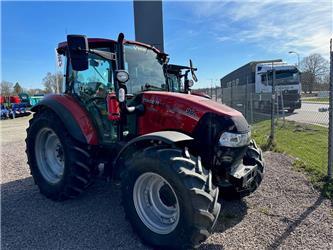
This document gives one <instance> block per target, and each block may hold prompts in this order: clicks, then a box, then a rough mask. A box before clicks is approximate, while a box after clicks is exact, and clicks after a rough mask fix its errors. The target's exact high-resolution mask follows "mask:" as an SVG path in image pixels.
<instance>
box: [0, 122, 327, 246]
mask: <svg viewBox="0 0 333 250" xmlns="http://www.w3.org/2000/svg"><path fill="white" fill-rule="evenodd" d="M19 119H22V120H21V122H22V126H18V128H16V127H12V130H10V129H6V130H5V131H6V134H7V133H9V132H11V139H10V140H11V141H8V139H6V140H1V145H2V146H1V175H2V176H1V220H2V221H1V249H110V248H112V249H147V247H145V246H144V245H143V244H141V242H140V240H139V239H138V237H137V235H136V234H135V233H133V232H132V229H131V227H130V225H129V223H128V222H127V221H126V220H125V217H124V212H123V209H122V206H121V204H120V189H119V186H116V185H115V184H113V183H106V182H103V181H96V183H95V184H94V185H92V186H91V187H90V188H89V189H88V190H87V191H86V192H85V193H84V194H83V195H81V196H80V197H78V198H77V199H75V200H69V201H65V202H53V201H50V200H48V199H46V198H45V197H43V196H42V195H40V193H39V191H38V188H37V186H35V185H34V182H33V179H32V178H31V176H30V173H29V171H28V166H27V164H26V156H25V143H24V137H25V133H22V131H16V130H22V129H24V127H25V126H26V124H27V119H26V118H19ZM17 120H18V119H17ZM4 122H8V121H4ZM8 127H9V126H8ZM1 128H3V121H1ZM1 130H2V131H1V137H2V138H4V136H6V134H4V133H3V129H1ZM265 160H266V163H267V171H266V176H265V179H264V181H263V183H262V185H261V186H260V188H259V189H258V190H257V191H256V192H255V193H254V194H252V195H251V196H249V197H247V198H245V199H243V200H241V201H232V202H227V201H221V202H222V211H221V214H220V217H219V219H218V223H217V226H216V232H215V233H214V234H213V235H212V236H211V237H210V238H209V239H208V240H207V241H206V242H205V243H204V244H203V245H202V247H201V249H222V248H223V249H236V248H237V249H250V248H251V249H253V248H255V249H264V248H265V249H266V248H273V249H275V248H279V249H291V248H293V249H294V248H295V249H333V241H332V239H333V208H332V203H331V201H329V200H327V199H324V198H322V197H321V196H320V194H319V192H318V191H316V190H314V189H313V188H312V186H311V185H310V183H309V182H308V181H307V180H306V178H305V176H304V175H303V174H302V173H300V172H296V171H294V170H293V169H292V166H291V164H292V158H290V157H288V156H286V155H282V154H277V153H272V152H267V153H265Z"/></svg>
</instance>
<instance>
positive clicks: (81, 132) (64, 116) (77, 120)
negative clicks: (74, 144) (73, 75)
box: [31, 95, 98, 145]
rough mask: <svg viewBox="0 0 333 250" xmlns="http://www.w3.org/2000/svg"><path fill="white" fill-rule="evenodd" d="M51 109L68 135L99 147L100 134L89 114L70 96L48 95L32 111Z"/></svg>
mask: <svg viewBox="0 0 333 250" xmlns="http://www.w3.org/2000/svg"><path fill="white" fill-rule="evenodd" d="M45 108H48V109H51V110H52V111H53V112H55V113H56V114H57V115H58V117H59V119H60V120H61V121H62V122H63V124H64V125H65V127H66V129H67V131H68V133H69V134H70V135H71V136H73V138H74V139H76V140H78V141H79V142H82V143H85V144H89V145H97V144H98V134H97V131H96V129H95V126H94V124H93V122H92V121H91V119H90V117H89V114H88V112H87V111H86V110H85V109H84V108H83V107H82V106H81V105H80V104H79V103H78V101H77V100H76V99H75V98H74V97H72V96H69V95H48V96H46V97H45V98H44V99H43V100H42V101H41V102H39V103H38V104H37V105H35V106H33V107H32V108H31V110H32V111H33V112H38V111H40V110H42V109H45Z"/></svg>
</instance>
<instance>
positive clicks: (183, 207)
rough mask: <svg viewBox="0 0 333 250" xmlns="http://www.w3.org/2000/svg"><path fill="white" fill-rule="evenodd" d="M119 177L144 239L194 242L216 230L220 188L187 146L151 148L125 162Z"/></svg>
mask: <svg viewBox="0 0 333 250" xmlns="http://www.w3.org/2000/svg"><path fill="white" fill-rule="evenodd" d="M121 177H122V178H121V179H122V181H121V182H122V196H123V205H124V210H125V213H126V216H127V218H128V219H129V221H130V223H131V224H132V226H133V228H134V230H135V231H136V232H137V233H138V234H139V236H140V237H141V239H143V241H144V242H145V243H147V244H149V245H151V246H154V247H162V248H189V247H196V246H199V245H200V243H201V242H203V241H205V240H206V239H207V238H208V236H209V235H210V233H211V232H212V230H213V228H214V225H215V223H216V220H217V217H218V215H219V212H220V204H219V203H217V199H218V189H217V188H215V187H214V186H213V185H212V178H211V172H210V171H208V170H206V169H204V168H203V167H202V166H201V162H200V158H199V159H197V158H195V157H191V156H190V155H189V154H188V151H187V150H186V149H185V150H184V151H182V150H180V149H170V148H163V147H158V146H152V147H150V148H147V149H145V150H144V151H143V152H140V153H137V154H136V155H135V157H134V158H132V159H130V160H129V161H128V162H127V163H126V164H125V169H124V171H123V172H122V174H121Z"/></svg>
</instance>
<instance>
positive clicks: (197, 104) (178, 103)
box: [139, 91, 249, 134]
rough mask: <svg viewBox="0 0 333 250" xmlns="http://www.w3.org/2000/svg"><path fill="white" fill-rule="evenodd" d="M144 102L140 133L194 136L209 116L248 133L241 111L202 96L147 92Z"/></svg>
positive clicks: (143, 98) (144, 94)
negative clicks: (172, 133) (176, 132)
mask: <svg viewBox="0 0 333 250" xmlns="http://www.w3.org/2000/svg"><path fill="white" fill-rule="evenodd" d="M142 103H143V104H144V106H145V113H144V115H143V116H142V117H140V119H139V132H140V134H145V133H149V132H155V131H161V130H168V129H169V130H178V131H179V130H181V131H183V132H187V133H190V134H191V133H192V132H193V131H194V129H195V127H196V126H197V124H198V123H199V121H200V120H201V119H202V118H203V117H204V116H205V115H206V114H213V115H214V116H217V117H221V118H224V119H227V120H232V121H233V123H234V125H235V126H236V127H237V131H238V132H241V133H243V132H247V131H248V130H249V126H248V123H247V122H246V120H245V118H244V117H243V115H242V114H241V113H240V112H239V111H237V110H235V109H232V108H230V107H228V106H226V105H223V104H220V103H217V102H214V101H212V100H210V99H207V98H205V97H202V96H197V95H191V94H183V93H174V92H162V91H147V92H144V93H143V95H142Z"/></svg>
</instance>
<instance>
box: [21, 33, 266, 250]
mask: <svg viewBox="0 0 333 250" xmlns="http://www.w3.org/2000/svg"><path fill="white" fill-rule="evenodd" d="M57 51H58V53H59V54H61V55H64V56H65V57H66V59H67V60H66V63H65V67H66V74H65V79H66V84H65V86H66V87H65V91H64V93H63V94H61V95H49V96H47V97H45V98H44V99H43V100H42V101H41V102H40V103H38V104H37V105H35V106H34V107H33V108H32V111H34V112H35V113H34V116H33V118H32V119H31V120H30V125H29V128H28V129H27V139H26V144H27V145H26V146H27V151H26V152H27V156H28V164H29V166H30V170H31V174H32V176H33V178H34V180H35V182H36V184H37V185H38V187H39V189H40V192H41V193H42V194H44V195H45V196H47V197H48V198H50V199H52V200H57V201H58V200H65V199H68V198H74V197H76V196H77V195H79V194H80V193H82V192H83V190H84V189H86V188H87V187H88V186H89V184H90V183H91V181H92V179H93V177H94V176H98V175H104V176H105V177H106V178H107V179H113V180H115V181H120V183H121V187H122V188H121V190H122V199H123V206H124V210H125V213H126V216H127V218H128V219H129V221H130V223H131V224H132V226H133V228H134V229H135V231H136V232H137V233H138V234H139V236H140V238H141V239H142V240H143V241H144V242H145V243H146V244H149V245H151V246H155V247H162V248H189V247H197V246H198V245H199V244H200V243H201V242H203V241H204V240H206V239H207V237H208V236H209V235H210V233H211V232H212V231H213V228H214V225H215V223H216V220H217V218H218V215H219V212H220V204H219V203H218V197H219V192H220V194H221V195H222V196H228V195H229V196H233V197H241V196H244V195H247V194H249V193H251V192H253V191H254V190H255V189H256V188H257V187H258V185H259V184H260V182H261V180H262V178H263V172H264V163H263V159H262V153H261V150H260V149H258V148H257V146H256V144H255V143H254V141H252V140H251V139H250V129H249V125H248V123H247V122H246V120H245V119H244V117H243V116H242V114H241V113H239V112H238V111H235V110H233V109H231V108H229V107H227V106H224V105H221V104H218V103H216V102H213V101H211V100H209V99H207V98H204V97H200V96H196V95H191V94H188V93H175V92H171V91H169V87H168V84H167V81H166V78H165V74H164V65H165V64H166V63H167V59H168V57H167V55H166V54H164V53H161V52H160V51H158V50H157V49H156V48H154V47H151V46H149V45H146V44H142V43H138V42H132V41H127V40H125V39H124V35H123V34H120V35H119V37H118V40H117V41H114V40H109V39H87V38H86V37H85V36H81V35H68V36H67V42H63V43H60V44H59V46H58V49H57ZM192 73H193V71H192Z"/></svg>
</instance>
